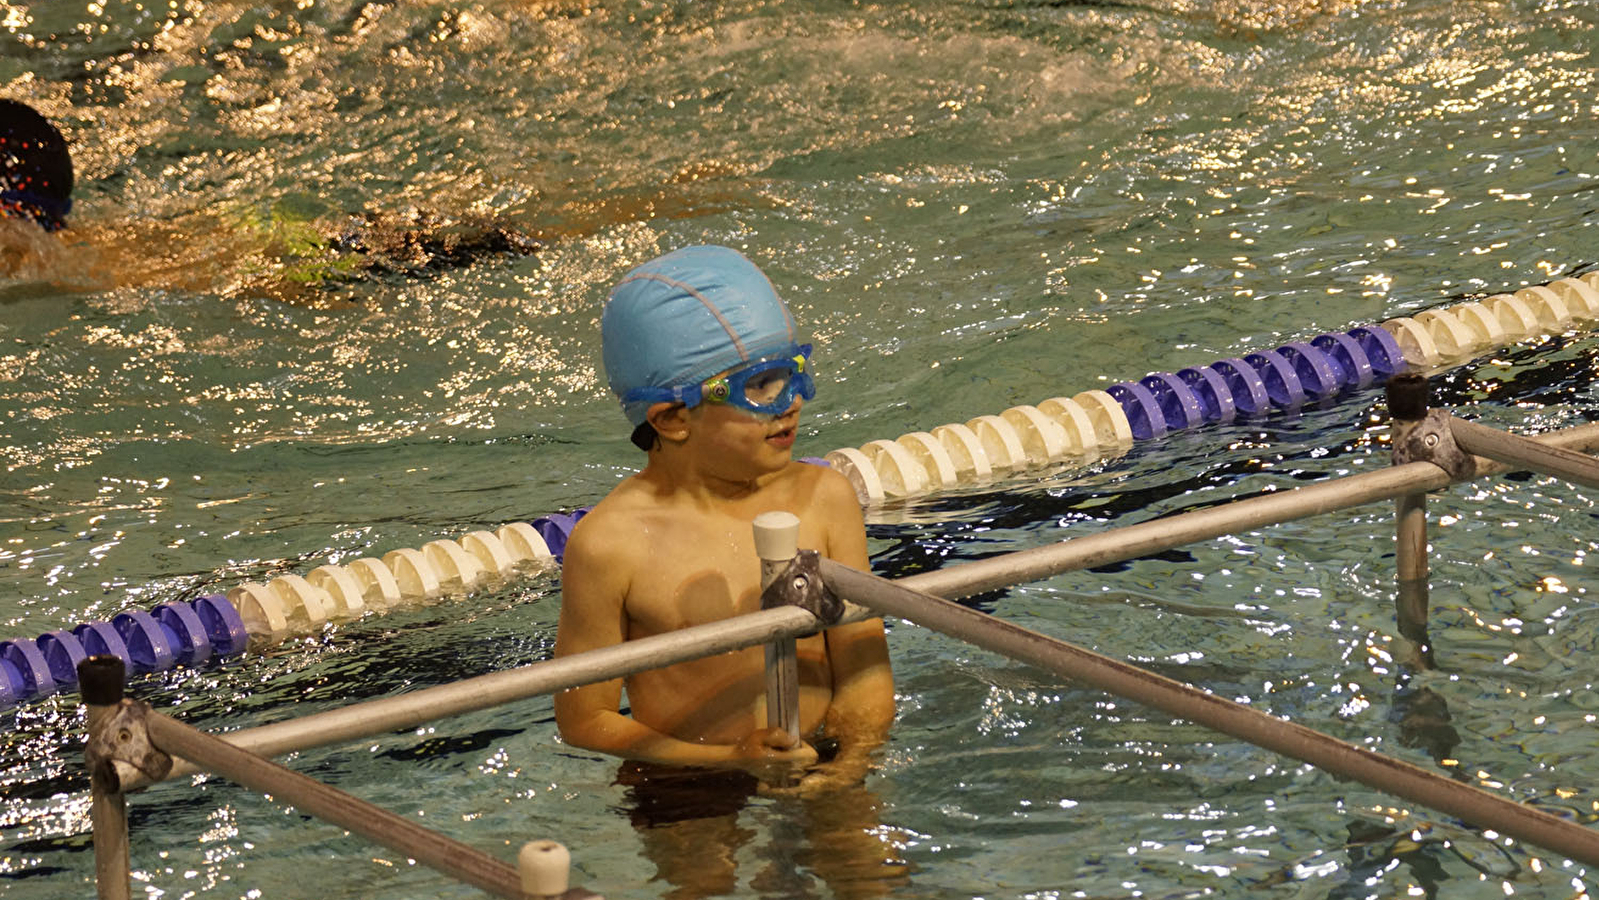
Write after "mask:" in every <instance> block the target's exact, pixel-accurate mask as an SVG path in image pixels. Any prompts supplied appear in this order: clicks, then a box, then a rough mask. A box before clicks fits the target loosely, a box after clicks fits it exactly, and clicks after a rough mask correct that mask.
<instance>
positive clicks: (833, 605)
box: [761, 550, 844, 625]
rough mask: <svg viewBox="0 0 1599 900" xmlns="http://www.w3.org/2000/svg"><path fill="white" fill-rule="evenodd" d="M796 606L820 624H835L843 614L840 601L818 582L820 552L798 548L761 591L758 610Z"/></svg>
mask: <svg viewBox="0 0 1599 900" xmlns="http://www.w3.org/2000/svg"><path fill="white" fill-rule="evenodd" d="M779 606H798V607H799V608H800V609H803V610H805V611H806V612H808V613H810V614H811V615H813V616H815V617H816V618H817V619H819V620H821V622H822V624H824V625H835V624H837V623H838V620H839V619H840V618H841V617H842V616H843V615H844V601H842V600H840V599H838V595H836V594H834V593H833V592H832V591H831V590H830V589H829V588H828V587H827V584H826V582H824V581H822V562H821V554H819V553H817V552H816V551H815V550H801V551H799V553H798V554H796V555H795V557H794V558H793V559H792V560H790V561H789V564H788V566H787V567H786V568H784V569H783V572H782V574H780V575H778V576H777V578H775V579H773V580H772V583H771V584H769V585H767V586H766V590H764V591H762V592H761V609H773V608H775V607H779Z"/></svg>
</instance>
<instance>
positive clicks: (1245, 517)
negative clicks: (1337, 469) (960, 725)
mask: <svg viewBox="0 0 1599 900" xmlns="http://www.w3.org/2000/svg"><path fill="white" fill-rule="evenodd" d="M1537 441H1538V442H1539V443H1542V444H1549V445H1551V446H1556V447H1563V448H1567V449H1569V448H1574V447H1581V448H1589V447H1595V446H1599V424H1595V425H1579V426H1577V427H1575V428H1567V429H1564V430H1561V431H1555V432H1551V433H1549V434H1545V435H1540V436H1539V437H1538V438H1537ZM1511 468H1513V467H1509V466H1504V465H1498V464H1494V463H1491V462H1489V461H1488V460H1482V459H1479V460H1477V465H1476V474H1477V475H1478V476H1479V477H1480V476H1485V475H1492V474H1496V473H1498V472H1504V471H1508V470H1509V469H1511ZM1451 481H1453V479H1452V478H1450V476H1449V475H1448V474H1447V473H1446V472H1444V470H1442V469H1440V468H1438V467H1437V466H1436V465H1433V464H1432V463H1425V462H1415V463H1407V464H1406V465H1402V466H1389V467H1387V468H1385V469H1382V470H1380V471H1376V472H1368V473H1366V474H1363V475H1350V476H1348V477H1345V478H1338V479H1334V480H1331V481H1326V482H1320V483H1317V484H1311V485H1306V486H1304V487H1296V488H1294V489H1292V490H1288V491H1279V492H1277V493H1273V494H1266V495H1263V496H1259V497H1251V498H1249V499H1247V500H1238V501H1235V502H1233V503H1228V504H1226V505H1223V506H1216V507H1212V508H1210V509H1202V510H1196V511H1194V512H1186V513H1178V514H1177V515H1173V516H1167V517H1164V518H1160V519H1154V520H1152V521H1149V522H1141V523H1139V524H1137V525H1129V526H1126V527H1125V528H1113V529H1111V530H1109V531H1103V532H1100V533H1099V534H1092V535H1088V536H1086V537H1080V538H1072V539H1070V540H1066V541H1062V542H1060V543H1055V544H1050V545H1048V546H1044V547H1034V548H1032V549H1030V550H1021V551H1018V552H1015V553H1007V554H1004V555H1003V556H996V557H992V558H990V559H984V560H978V561H976V562H970V563H965V564H962V565H959V566H951V567H949V568H947V569H939V570H938V571H935V572H926V573H923V574H920V575H911V576H909V577H907V578H904V579H901V582H900V583H901V584H903V585H905V586H906V587H908V588H913V589H915V590H919V591H926V592H927V593H929V594H933V595H936V596H940V597H968V596H971V595H972V594H980V593H982V592H984V591H991V590H995V589H997V588H1002V587H1008V586H1010V585H1013V584H1021V583H1023V582H1028V581H1040V580H1043V579H1045V578H1048V577H1050V576H1052V575H1059V574H1060V573H1062V572H1070V571H1074V570H1076V569H1087V568H1092V567H1093V566H1102V565H1105V564H1106V563H1113V562H1120V561H1122V560H1126V559H1135V558H1137V557H1140V556H1147V555H1149V554H1151V553H1159V552H1160V551H1162V550H1170V549H1171V548H1173V547H1180V546H1182V545H1183V544H1192V543H1195V542H1197V541H1203V540H1209V539H1211V538H1216V537H1220V536H1222V535H1224V534H1232V533H1235V532H1239V531H1248V530H1250V529H1253V528H1259V527H1261V526H1264V525H1273V524H1278V523H1281V522H1291V521H1293V520H1295V519H1303V518H1305V517H1307V516H1313V515H1317V514H1319V513H1324V512H1332V511H1333V510H1338V509H1347V508H1349V507H1352V506H1361V505H1363V504H1367V503H1375V502H1377V501H1380V500H1392V499H1394V498H1396V497H1399V496H1402V495H1404V494H1409V493H1414V492H1416V491H1432V490H1437V489H1439V488H1442V487H1444V486H1446V485H1448V484H1450V483H1451Z"/></svg>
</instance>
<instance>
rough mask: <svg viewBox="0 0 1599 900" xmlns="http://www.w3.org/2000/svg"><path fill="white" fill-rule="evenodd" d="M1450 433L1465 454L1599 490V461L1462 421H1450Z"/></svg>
mask: <svg viewBox="0 0 1599 900" xmlns="http://www.w3.org/2000/svg"><path fill="white" fill-rule="evenodd" d="M1449 430H1450V431H1451V432H1453V433H1454V436H1455V443H1457V444H1459V445H1460V446H1461V448H1462V449H1463V450H1465V451H1466V452H1467V453H1474V454H1476V455H1478V456H1483V457H1487V458H1488V459H1491V460H1494V461H1495V462H1499V463H1504V464H1506V465H1509V466H1511V467H1513V468H1527V469H1532V470H1533V471H1535V472H1542V473H1543V474H1545V475H1553V476H1555V477H1556V478H1562V479H1565V480H1566V481H1569V482H1571V483H1573V484H1580V485H1583V486H1584V487H1592V488H1599V459H1594V458H1593V457H1592V456H1589V455H1587V454H1585V453H1576V452H1573V451H1571V450H1565V449H1562V448H1560V447H1551V446H1549V445H1548V444H1545V443H1543V442H1542V441H1539V440H1537V439H1534V438H1528V437H1523V436H1522V435H1519V434H1511V433H1510V432H1508V431H1500V430H1499V429H1497V428H1489V427H1488V426H1486V425H1480V424H1478V423H1476V422H1468V421H1466V420H1465V419H1450V420H1449Z"/></svg>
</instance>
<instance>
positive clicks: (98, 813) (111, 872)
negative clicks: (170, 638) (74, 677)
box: [78, 656, 133, 900]
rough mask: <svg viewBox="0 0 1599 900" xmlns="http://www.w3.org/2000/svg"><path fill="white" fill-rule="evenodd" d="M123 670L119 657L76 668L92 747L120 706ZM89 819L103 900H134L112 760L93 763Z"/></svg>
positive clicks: (125, 824)
mask: <svg viewBox="0 0 1599 900" xmlns="http://www.w3.org/2000/svg"><path fill="white" fill-rule="evenodd" d="M124 671H125V669H124V663H123V661H122V659H121V657H117V656H91V657H89V658H88V659H86V660H84V661H83V662H81V663H78V688H79V692H80V694H81V696H82V697H83V703H84V705H85V706H86V707H88V711H89V740H90V741H91V742H93V741H94V739H95V738H96V737H97V736H99V734H100V732H101V731H102V730H104V729H105V728H106V727H107V722H108V720H109V719H111V717H112V714H113V713H115V712H116V709H117V707H118V706H119V705H120V704H121V703H122V682H123V677H124ZM89 820H90V823H91V824H92V826H93V828H94V881H95V890H96V891H97V892H98V896H99V898H100V900H132V897H133V883H132V879H131V878H130V876H129V871H128V870H129V862H128V809H127V801H126V799H125V796H124V795H123V793H122V779H121V778H120V777H119V776H118V775H117V770H116V767H115V766H114V765H112V763H111V761H110V760H108V759H90V760H89Z"/></svg>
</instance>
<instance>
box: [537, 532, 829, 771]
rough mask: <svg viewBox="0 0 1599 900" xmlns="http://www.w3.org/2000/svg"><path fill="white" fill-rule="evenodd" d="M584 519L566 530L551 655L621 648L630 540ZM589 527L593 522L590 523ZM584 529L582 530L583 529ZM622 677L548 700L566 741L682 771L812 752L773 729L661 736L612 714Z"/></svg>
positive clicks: (782, 764) (785, 760) (795, 758)
mask: <svg viewBox="0 0 1599 900" xmlns="http://www.w3.org/2000/svg"><path fill="white" fill-rule="evenodd" d="M593 519H594V517H593V515H592V514H590V515H589V516H586V517H585V518H584V519H583V520H582V521H581V522H579V523H578V526H577V528H575V529H573V531H572V536H571V539H570V540H569V541H568V542H567V545H566V553H565V561H564V563H563V565H562V567H561V581H562V585H561V619H560V624H559V626H558V629H557V632H556V638H555V655H556V656H558V657H560V656H568V655H570V654H574V653H581V652H583V651H585V650H596V649H600V648H602V647H611V646H615V645H616V644H620V643H622V641H623V640H625V639H626V636H627V613H626V609H625V607H624V602H625V600H626V597H627V588H628V582H629V578H630V576H629V572H630V571H631V568H632V566H631V562H632V561H631V560H630V559H629V558H628V551H627V547H628V546H629V545H630V544H631V543H632V542H629V541H627V540H625V539H622V538H619V537H618V536H616V535H609V534H606V533H605V531H604V530H603V525H602V523H603V520H604V517H602V518H601V521H600V522H594V521H593ZM591 522H592V525H591ZM586 526H587V527H586ZM621 701H622V679H620V678H615V679H611V680H610V681H602V682H598V683H595V684H589V685H584V686H583V687H578V688H572V689H570V690H567V691H563V692H561V693H559V694H556V695H555V723H556V726H557V727H558V728H559V729H560V731H561V737H562V739H564V740H565V741H566V742H567V743H569V744H573V745H576V746H579V747H586V748H588V749H590V750H598V751H600V752H602V753H609V754H611V755H613V756H621V757H626V758H628V759H638V760H645V761H649V762H659V763H667V764H671V765H687V766H716V767H737V768H741V769H746V770H749V771H751V772H754V773H756V774H757V775H759V774H762V773H763V772H764V770H765V769H766V768H767V767H769V766H777V767H779V768H786V767H788V766H792V765H799V766H804V765H808V764H809V763H810V762H812V761H814V760H815V757H816V751H815V750H813V749H812V748H811V747H810V746H809V745H807V744H803V743H801V744H800V745H799V746H792V745H790V743H789V741H788V735H787V734H785V733H784V732H783V731H782V730H780V729H763V730H761V731H757V732H755V733H754V734H752V735H750V736H749V737H748V738H746V739H745V740H744V741H743V742H741V743H739V744H699V743H694V742H691V741H683V740H679V739H677V738H674V737H671V736H670V735H666V734H662V733H661V732H659V731H656V730H655V729H653V728H650V727H649V726H647V725H643V724H640V723H639V722H637V721H635V720H634V719H633V718H632V717H630V716H624V715H622V714H621V713H620V712H619V709H620V708H621Z"/></svg>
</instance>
